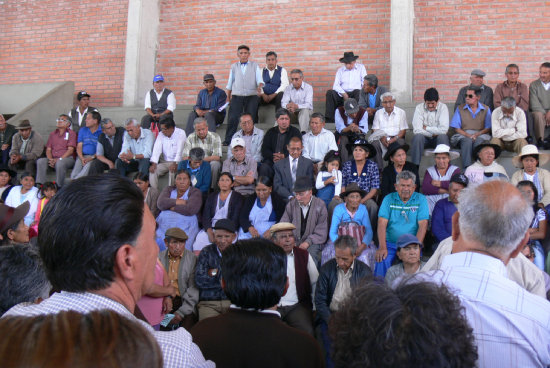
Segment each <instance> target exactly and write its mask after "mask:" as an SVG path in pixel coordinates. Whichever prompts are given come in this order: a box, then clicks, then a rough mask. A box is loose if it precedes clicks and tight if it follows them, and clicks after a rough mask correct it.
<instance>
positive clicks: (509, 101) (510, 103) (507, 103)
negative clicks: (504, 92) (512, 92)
mask: <svg viewBox="0 0 550 368" xmlns="http://www.w3.org/2000/svg"><path fill="white" fill-rule="evenodd" d="M500 105H501V106H502V107H504V108H505V109H511V108H514V107H516V100H515V99H514V98H513V97H512V96H508V97H504V98H503V99H502V101H501V102H500Z"/></svg>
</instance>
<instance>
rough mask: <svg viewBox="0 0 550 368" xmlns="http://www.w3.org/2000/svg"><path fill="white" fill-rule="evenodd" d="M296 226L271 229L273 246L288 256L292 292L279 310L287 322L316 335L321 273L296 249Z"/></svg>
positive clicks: (289, 224)
mask: <svg viewBox="0 0 550 368" xmlns="http://www.w3.org/2000/svg"><path fill="white" fill-rule="evenodd" d="M294 230H296V226H294V225H292V224H291V223H289V222H279V223H278V224H275V225H273V226H271V228H270V229H269V231H270V233H271V238H272V240H273V242H274V243H275V244H276V245H278V246H279V247H281V248H282V249H283V250H284V251H285V253H286V255H287V265H286V274H287V277H288V289H287V292H286V294H285V295H284V296H283V297H282V298H281V300H280V301H279V304H278V306H277V311H278V312H279V313H280V314H281V319H282V320H283V322H285V323H287V324H288V325H289V326H292V327H296V328H298V329H300V330H302V331H305V332H307V333H309V334H310V335H313V315H312V308H313V296H314V295H315V285H316V283H317V279H318V278H319V272H318V271H317V266H315V261H314V260H313V258H311V256H310V255H309V254H308V252H307V251H306V250H304V249H301V248H299V247H297V246H296V238H295V237H294Z"/></svg>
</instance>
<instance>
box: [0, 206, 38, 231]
mask: <svg viewBox="0 0 550 368" xmlns="http://www.w3.org/2000/svg"><path fill="white" fill-rule="evenodd" d="M30 207H31V204H30V203H29V201H25V202H23V203H22V204H20V205H19V207H15V208H14V207H10V206H6V205H5V204H3V203H1V204H0V234H1V233H3V232H4V231H6V230H7V229H9V228H10V227H11V226H12V225H14V224H17V223H19V221H21V220H22V219H23V218H24V217H25V216H26V215H27V213H28V212H29V208H30Z"/></svg>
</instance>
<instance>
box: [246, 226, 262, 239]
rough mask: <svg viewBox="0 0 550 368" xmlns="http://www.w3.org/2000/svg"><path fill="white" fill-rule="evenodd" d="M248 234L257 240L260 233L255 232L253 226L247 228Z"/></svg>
mask: <svg viewBox="0 0 550 368" xmlns="http://www.w3.org/2000/svg"><path fill="white" fill-rule="evenodd" d="M248 232H249V233H250V235H251V236H252V237H253V238H259V237H260V233H259V232H258V230H256V228H255V227H254V226H250V227H249V228H248Z"/></svg>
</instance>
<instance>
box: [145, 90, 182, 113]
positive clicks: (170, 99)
mask: <svg viewBox="0 0 550 368" xmlns="http://www.w3.org/2000/svg"><path fill="white" fill-rule="evenodd" d="M165 89H166V88H163V90H162V91H160V93H157V91H156V90H155V89H153V92H155V95H157V100H160V98H161V97H162V94H163V93H164V90H165ZM166 103H167V104H168V107H167V108H166V109H168V110H170V111H172V112H174V110H176V96H174V92H170V94H169V95H168V96H167V97H166ZM150 108H151V93H150V91H147V93H146V94H145V110H147V109H150Z"/></svg>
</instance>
